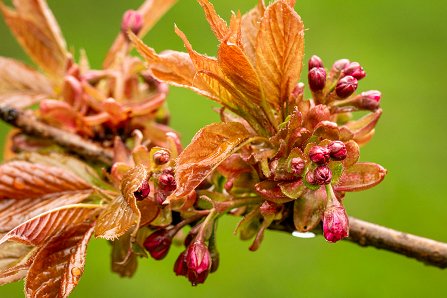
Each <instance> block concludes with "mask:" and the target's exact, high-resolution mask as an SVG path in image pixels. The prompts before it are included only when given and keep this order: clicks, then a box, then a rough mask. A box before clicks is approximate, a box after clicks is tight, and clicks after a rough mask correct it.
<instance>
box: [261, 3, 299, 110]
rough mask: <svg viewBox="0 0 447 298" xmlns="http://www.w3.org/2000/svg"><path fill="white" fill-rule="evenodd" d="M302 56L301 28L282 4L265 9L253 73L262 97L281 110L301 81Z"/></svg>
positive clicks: (294, 13) (291, 13)
mask: <svg viewBox="0 0 447 298" xmlns="http://www.w3.org/2000/svg"><path fill="white" fill-rule="evenodd" d="M303 56H304V26H303V23H302V21H301V18H300V17H299V16H298V14H297V13H296V12H295V11H294V10H293V9H292V8H291V7H290V6H289V5H287V4H285V3H284V2H282V1H276V2H275V3H273V4H272V5H270V6H269V7H267V9H266V11H265V14H264V17H263V18H262V22H261V26H260V30H259V33H258V36H257V43H256V72H257V74H258V76H259V80H260V82H261V86H262V88H263V90H264V95H265V98H266V100H267V101H268V102H270V103H273V104H274V105H275V106H277V107H278V106H279V107H282V106H283V104H284V103H285V102H286V101H287V99H288V98H289V96H290V95H291V93H292V90H293V88H294V87H295V85H296V83H297V82H298V80H299V78H300V73H301V64H302V60H303Z"/></svg>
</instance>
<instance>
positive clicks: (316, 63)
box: [308, 55, 326, 92]
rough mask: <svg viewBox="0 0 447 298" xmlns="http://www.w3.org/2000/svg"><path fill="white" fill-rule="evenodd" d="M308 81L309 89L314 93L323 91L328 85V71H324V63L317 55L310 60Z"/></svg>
mask: <svg viewBox="0 0 447 298" xmlns="http://www.w3.org/2000/svg"><path fill="white" fill-rule="evenodd" d="M308 80H309V87H310V89H311V90H312V91H313V92H318V91H321V90H323V89H324V86H325V85H326V70H325V69H324V66H323V61H322V60H321V59H320V57H318V56H316V55H313V56H312V57H311V58H310V59H309V74H308Z"/></svg>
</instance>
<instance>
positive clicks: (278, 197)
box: [255, 180, 293, 204]
mask: <svg viewBox="0 0 447 298" xmlns="http://www.w3.org/2000/svg"><path fill="white" fill-rule="evenodd" d="M283 187H284V188H286V187H285V186H283ZM255 190H256V192H257V193H258V194H259V195H261V196H262V197H263V198H264V199H266V200H268V201H271V202H274V203H278V204H282V203H286V202H290V201H293V199H292V198H290V197H288V196H287V195H285V194H284V193H283V192H282V190H281V187H280V186H279V183H278V182H275V181H271V180H264V181H261V182H259V183H257V184H256V185H255ZM286 192H287V190H286Z"/></svg>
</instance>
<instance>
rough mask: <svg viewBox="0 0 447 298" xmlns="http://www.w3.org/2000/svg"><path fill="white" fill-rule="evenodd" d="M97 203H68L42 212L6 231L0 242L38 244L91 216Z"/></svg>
mask: <svg viewBox="0 0 447 298" xmlns="http://www.w3.org/2000/svg"><path fill="white" fill-rule="evenodd" d="M98 207H99V206H98V205H90V204H77V205H69V206H64V207H61V208H57V209H53V210H51V211H48V212H45V213H42V214H40V215H38V216H36V217H33V218H31V219H29V220H27V221H26V222H24V223H22V224H21V225H19V226H17V227H15V228H14V229H13V230H11V231H10V232H8V233H7V234H6V235H5V236H3V238H2V239H0V244H2V243H5V242H6V241H8V240H12V241H17V242H20V243H24V244H27V245H34V246H39V245H42V244H44V243H45V242H47V241H48V240H49V239H50V238H51V237H53V236H54V235H56V234H58V233H60V232H61V231H63V230H65V229H67V228H69V227H71V226H74V225H78V224H81V223H84V222H85V221H87V220H89V219H91V218H93V216H94V215H95V214H96V212H97V210H98Z"/></svg>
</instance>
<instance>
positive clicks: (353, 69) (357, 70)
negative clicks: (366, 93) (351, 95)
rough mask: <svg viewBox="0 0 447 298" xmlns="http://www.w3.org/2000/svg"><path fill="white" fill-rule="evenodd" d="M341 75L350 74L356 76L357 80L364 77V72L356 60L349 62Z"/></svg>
mask: <svg viewBox="0 0 447 298" xmlns="http://www.w3.org/2000/svg"><path fill="white" fill-rule="evenodd" d="M343 75H345V76H352V77H354V78H356V79H357V80H361V79H363V78H364V77H366V72H365V70H364V69H363V67H362V66H361V65H360V64H359V63H358V62H351V63H350V64H349V65H348V66H346V68H345V69H344V70H343Z"/></svg>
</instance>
